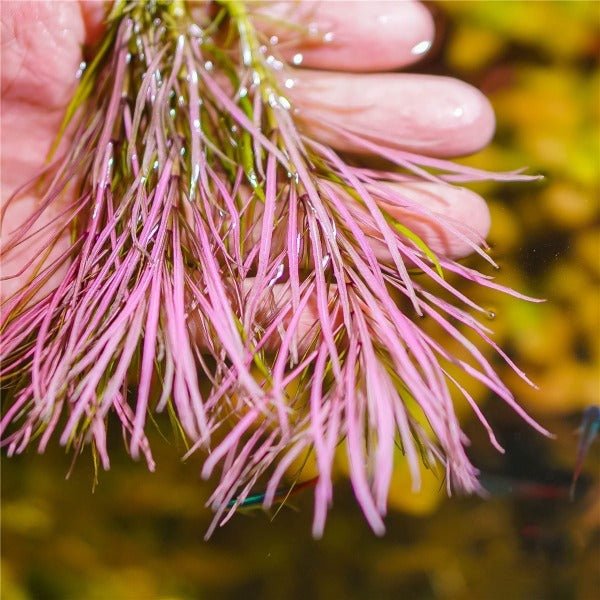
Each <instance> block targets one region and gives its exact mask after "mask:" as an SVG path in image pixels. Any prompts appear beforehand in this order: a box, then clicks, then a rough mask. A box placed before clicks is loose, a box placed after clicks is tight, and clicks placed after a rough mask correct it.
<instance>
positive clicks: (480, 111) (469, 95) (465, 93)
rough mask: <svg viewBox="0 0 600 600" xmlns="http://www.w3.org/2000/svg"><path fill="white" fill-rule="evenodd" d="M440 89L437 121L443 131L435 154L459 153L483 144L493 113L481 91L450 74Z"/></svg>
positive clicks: (489, 135) (490, 133)
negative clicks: (453, 77)
mask: <svg viewBox="0 0 600 600" xmlns="http://www.w3.org/2000/svg"><path fill="white" fill-rule="evenodd" d="M442 85H443V82H442ZM440 91H441V92H442V94H441V96H440V108H439V110H440V113H439V114H438V120H437V122H438V126H439V127H440V129H441V130H444V129H445V130H446V135H444V137H443V140H442V143H441V144H440V147H439V149H438V152H437V153H438V155H439V156H463V155H467V154H473V153H474V152H477V151H479V150H481V149H482V148H483V147H485V146H487V144H489V142H490V141H491V140H492V138H493V137H494V132H495V130H496V117H495V114H494V109H493V108H492V105H491V103H490V101H489V100H488V99H487V98H486V97H485V95H484V94H483V93H481V92H480V91H479V90H478V89H477V88H475V87H473V86H472V85H470V84H468V83H465V82H463V81H459V80H458V79H450V78H447V79H446V86H445V88H442V89H441V90H440ZM444 123H445V125H444Z"/></svg>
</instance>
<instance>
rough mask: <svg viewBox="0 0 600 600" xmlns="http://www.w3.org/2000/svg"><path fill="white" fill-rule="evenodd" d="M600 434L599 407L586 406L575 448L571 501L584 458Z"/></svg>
mask: <svg viewBox="0 0 600 600" xmlns="http://www.w3.org/2000/svg"><path fill="white" fill-rule="evenodd" d="M599 432H600V406H598V405H593V406H588V407H587V408H586V409H585V411H584V412H583V418H582V420H581V427H580V428H579V436H580V437H579V447H578V448H577V460H576V462H575V470H574V471H573V481H572V483H571V500H572V499H573V498H574V497H575V486H576V485H577V480H578V479H579V476H580V475H581V471H582V469H583V463H584V461H585V457H586V456H587V455H588V452H589V451H590V447H591V446H592V443H593V441H594V440H595V439H596V437H597V436H598V433H599Z"/></svg>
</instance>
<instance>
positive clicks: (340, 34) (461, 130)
mask: <svg viewBox="0 0 600 600" xmlns="http://www.w3.org/2000/svg"><path fill="white" fill-rule="evenodd" d="M1 10H2V37H3V53H2V87H1V89H2V113H1V119H2V137H1V142H2V146H1V148H2V150H1V161H2V163H1V164H2V182H1V199H2V205H4V203H5V202H6V200H7V199H8V198H9V197H10V196H11V195H12V194H13V193H14V192H15V190H17V189H18V188H19V187H20V186H22V185H23V184H25V183H26V182H27V181H29V180H30V179H31V178H32V177H34V176H35V175H36V174H37V173H39V171H40V169H41V168H42V167H43V166H44V163H45V160H46V157H47V153H48V150H49V148H50V146H51V144H52V142H53V140H54V139H55V137H56V135H57V132H58V128H59V125H60V122H61V120H62V117H63V113H64V110H65V107H66V105H67V104H68V102H69V100H70V97H71V95H72V93H73V91H74V88H75V85H76V78H75V73H76V72H77V70H78V68H79V65H80V63H81V61H82V46H83V44H88V43H91V42H93V41H94V40H96V39H97V38H98V36H99V35H101V32H102V18H103V15H104V7H103V3H102V2H89V1H87V2H47V1H45V2H4V3H2V8H1ZM252 10H253V12H254V20H255V23H256V25H257V27H259V28H260V29H262V31H263V32H264V33H265V34H266V35H267V36H274V35H276V36H278V38H279V42H278V45H279V47H280V50H281V54H282V56H283V57H284V58H286V59H288V60H289V62H290V63H291V64H294V63H298V64H296V65H295V68H294V71H293V76H292V77H291V78H288V79H286V82H285V84H286V89H287V93H288V95H289V97H290V99H291V100H292V102H293V103H294V105H295V106H296V107H297V108H298V110H299V113H298V114H299V118H300V120H301V121H302V123H303V125H304V127H305V128H306V129H308V130H309V132H310V134H311V135H312V136H313V137H314V138H315V139H317V140H318V141H322V142H326V143H329V144H331V145H332V146H333V147H335V148H337V149H339V150H356V148H352V147H351V146H349V144H348V142H347V141H345V140H343V139H342V138H340V137H338V136H336V135H334V134H332V133H328V132H327V130H325V129H324V128H322V127H320V125H319V124H320V121H321V119H328V120H330V121H333V122H334V123H335V122H337V123H340V124H343V123H347V122H348V120H351V122H352V125H353V127H355V128H356V129H359V130H362V131H367V132H369V134H370V135H372V136H374V137H378V136H381V137H384V138H385V139H388V140H394V141H397V146H398V147H400V148H404V149H407V150H410V151H415V152H419V153H422V154H426V155H431V156H443V157H451V156H458V155H463V154H469V153H471V152H474V151H476V150H478V149H479V148H481V147H482V146H484V145H485V144H486V143H487V142H488V141H489V139H490V137H491V135H492V133H493V129H494V117H493V113H492V110H491V107H490V105H489V103H488V101H487V100H486V99H485V97H484V96H483V95H482V94H481V93H480V92H478V91H477V90H476V89H474V88H472V87H471V86H469V85H467V84H464V83H462V82H460V81H458V80H455V79H450V78H445V77H436V76H428V75H414V74H402V73H385V72H384V71H389V70H391V69H395V68H398V67H403V66H407V65H409V64H411V63H413V62H415V61H416V60H418V59H419V58H420V57H421V56H422V54H423V53H424V52H426V51H427V49H428V48H429V46H430V45H431V41H432V39H433V34H434V27H433V21H432V19H431V16H430V15H429V13H428V11H427V10H426V9H425V8H424V7H423V6H422V5H421V4H419V3H417V2H321V3H318V2H303V3H300V4H298V3H291V2H272V3H267V4H260V5H252ZM279 19H281V20H286V21H290V20H296V21H298V22H302V23H303V24H304V25H308V24H311V27H309V29H310V28H312V26H313V25H314V26H316V29H317V30H318V31H320V32H327V34H328V35H327V36H326V38H327V39H329V41H328V42H327V43H324V44H320V43H315V42H314V40H313V41H311V40H310V39H309V40H307V39H306V38H298V36H297V35H296V39H290V38H291V37H293V36H294V34H293V31H292V30H290V29H288V28H286V26H285V25H278V22H279V21H278V20H279ZM330 38H332V39H330ZM317 69H318V70H317ZM325 69H328V70H325ZM390 185H401V186H402V191H403V193H404V194H405V195H406V196H408V197H410V198H412V199H415V200H417V201H418V202H420V203H422V204H424V205H426V206H427V207H429V208H430V209H431V210H433V211H435V212H437V213H440V214H442V215H444V216H447V217H449V218H450V219H454V220H456V221H457V222H461V223H466V224H468V225H469V226H470V228H471V229H472V232H473V239H478V238H483V237H485V235H486V234H487V231H488V228H489V213H488V211H487V207H486V205H485V203H484V201H483V200H482V199H481V198H480V197H479V196H477V195H476V194H474V193H472V192H470V191H468V190H466V189H464V188H458V187H453V186H448V185H443V184H437V183H414V184H412V183H411V184H410V185H409V184H390ZM70 199H71V198H70V197H69V195H68V194H65V195H64V196H63V198H62V199H61V202H60V203H54V204H53V205H52V208H51V209H49V210H46V211H45V212H44V213H43V214H42V215H41V217H40V220H39V221H38V225H39V227H40V228H43V227H44V226H47V227H46V228H45V229H43V231H42V232H40V233H38V234H37V235H36V236H34V237H33V238H32V239H31V240H30V241H29V243H28V244H26V246H25V247H24V248H23V249H20V250H19V252H18V253H13V254H11V255H10V256H9V257H7V258H6V259H4V260H3V276H4V277H6V276H7V275H13V274H18V275H17V276H16V277H13V278H10V279H7V280H5V281H3V282H2V288H3V289H2V295H3V297H7V296H10V294H12V293H13V292H14V291H16V290H18V289H19V288H20V287H21V286H22V285H23V284H24V283H25V282H26V281H27V278H28V277H29V275H30V269H29V267H28V266H29V263H30V262H32V261H33V260H34V259H35V258H37V257H38V256H39V255H40V254H41V253H43V252H44V250H45V249H46V246H47V244H48V241H49V240H50V239H51V238H52V237H53V236H54V233H53V229H52V223H53V219H55V217H56V216H57V215H58V214H60V212H61V207H64V206H66V205H67V204H68V202H69V200H70ZM39 201H40V196H39V194H38V192H37V191H36V190H35V189H33V190H30V191H27V192H26V193H24V194H22V195H20V196H19V197H18V199H17V201H15V202H13V203H11V205H10V206H9V207H8V209H7V210H6V214H5V215H4V220H3V223H2V237H3V239H5V237H6V236H7V235H8V233H9V232H10V231H12V230H14V229H15V228H16V227H18V225H20V224H21V223H22V222H24V221H25V220H26V219H27V218H28V217H29V216H30V215H31V214H32V212H33V211H34V208H35V207H36V206H37V205H38V204H39ZM382 204H383V203H382ZM386 209H388V210H390V212H392V213H393V212H394V211H395V210H396V212H398V211H397V209H390V208H389V207H386ZM394 216H399V217H401V216H402V215H394ZM409 218H410V217H409ZM414 219H415V217H414V215H413V216H412V222H407V223H406V224H407V225H408V226H409V227H411V229H413V230H414V231H415V232H416V233H418V234H419V235H421V237H423V239H424V240H425V242H426V243H427V244H428V245H429V246H430V247H431V248H432V249H433V250H434V251H436V252H439V253H441V254H444V255H447V256H450V257H453V258H456V257H460V256H464V255H465V254H468V253H469V252H470V251H471V246H469V245H468V244H467V243H466V242H465V241H464V240H461V239H458V238H455V237H449V236H448V233H447V232H443V231H441V230H440V228H439V227H438V226H437V225H436V224H435V223H433V222H428V221H426V220H421V221H415V220H414ZM68 244H69V240H68V236H67V235H66V234H65V236H63V239H62V240H61V241H60V243H58V244H55V245H54V247H53V249H52V251H51V253H50V254H49V256H48V258H47V260H48V261H52V260H54V259H56V258H58V257H59V256H60V255H61V254H62V253H63V252H64V251H65V250H66V248H67V247H68ZM61 274H62V272H61V271H60V270H58V271H57V272H56V273H55V274H54V275H53V276H52V278H51V279H49V280H48V282H47V285H46V288H45V289H46V290H50V289H52V288H54V287H56V285H57V284H58V282H59V281H60V279H61Z"/></svg>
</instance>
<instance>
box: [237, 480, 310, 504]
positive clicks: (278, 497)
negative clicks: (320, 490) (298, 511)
mask: <svg viewBox="0 0 600 600" xmlns="http://www.w3.org/2000/svg"><path fill="white" fill-rule="evenodd" d="M318 480H319V478H318V477H313V478H312V479H307V480H306V481H301V482H299V483H296V484H292V485H291V486H287V487H282V488H279V489H278V490H277V491H276V492H275V496H274V498H273V504H283V503H285V501H286V500H287V499H288V498H289V497H290V496H291V495H293V494H297V493H298V492H300V491H301V490H304V489H306V488H308V487H311V486H313V485H315V484H316V483H317V481H318ZM265 495H266V493H265V492H261V493H259V494H252V495H250V496H246V497H245V498H244V499H243V500H239V498H237V497H236V498H232V499H231V500H230V501H229V502H228V503H227V508H233V507H234V506H237V508H238V509H246V508H253V507H259V506H260V505H261V504H262V503H263V502H264V500H265Z"/></svg>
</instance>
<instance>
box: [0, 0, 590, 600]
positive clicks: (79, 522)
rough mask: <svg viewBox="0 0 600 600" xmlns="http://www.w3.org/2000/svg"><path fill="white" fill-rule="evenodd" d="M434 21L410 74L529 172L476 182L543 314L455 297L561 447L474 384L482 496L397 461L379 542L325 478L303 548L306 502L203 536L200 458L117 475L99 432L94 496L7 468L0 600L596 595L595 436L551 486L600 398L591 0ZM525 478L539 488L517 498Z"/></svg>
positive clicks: (471, 7) (44, 474)
mask: <svg viewBox="0 0 600 600" xmlns="http://www.w3.org/2000/svg"><path fill="white" fill-rule="evenodd" d="M431 8H432V10H433V12H434V15H435V17H436V21H437V24H438V28H439V31H440V42H439V44H438V45H437V47H436V48H435V49H434V52H433V56H432V58H429V59H428V60H427V61H426V62H425V63H423V64H422V65H419V66H418V67H416V68H415V70H416V71H430V72H437V73H444V74H451V75H453V76H456V77H459V78H462V79H465V80H467V81H469V82H471V83H474V84H475V85H477V86H478V87H480V88H481V89H482V90H483V91H484V92H485V93H486V94H487V95H488V96H489V97H490V99H491V100H492V103H493V105H494V107H495V109H496V112H497V120H498V133H497V136H496V139H495V141H494V143H493V144H492V145H491V146H490V147H489V148H487V149H486V150H485V151H483V152H481V153H480V154H478V155H477V156H475V157H472V158H469V159H466V160H465V162H466V163H468V164H471V165H476V166H478V167H483V168H486V169H490V170H495V171H497V170H509V169H514V168H518V167H521V166H528V167H529V169H530V172H532V173H542V174H543V175H544V176H545V180H544V181H543V182H541V183H540V182H535V183H529V184H511V185H504V184H503V185H497V184H486V185H481V186H479V188H477V189H478V191H480V192H481V193H482V194H483V195H484V196H485V197H486V198H487V199H488V200H489V204H490V207H491V212H492V218H493V226H492V231H491V234H490V243H491V245H492V248H493V252H492V253H493V256H494V258H495V259H496V260H497V261H498V263H499V264H500V265H501V269H500V271H499V272H497V273H495V276H496V277H497V280H498V281H499V282H500V283H502V284H504V285H508V286H511V287H514V288H516V289H518V290H520V291H522V292H524V293H527V294H531V295H533V296H537V297H542V298H546V299H547V302H546V303H545V304H541V305H540V304H528V303H524V302H521V301H516V300H514V299H512V298H510V297H507V296H504V297H503V296H498V295H497V294H490V293H489V292H482V291H481V290H476V289H473V290H470V291H469V292H470V293H471V294H472V295H473V296H474V297H475V299H477V300H479V301H480V302H481V303H482V304H483V305H484V306H486V307H489V309H490V310H492V311H493V312H494V313H495V314H496V317H495V318H494V319H493V320H492V321H491V322H490V325H491V327H493V329H494V330H495V332H496V334H495V339H496V340H497V341H498V342H499V343H500V345H501V346H503V347H504V348H505V349H507V350H508V351H509V353H510V354H511V356H513V357H514V358H515V359H516V361H517V363H518V364H519V365H520V366H521V367H523V368H524V370H525V371H526V372H527V373H528V374H529V375H530V376H531V377H532V378H533V379H534V380H535V381H536V382H537V383H538V384H539V386H540V389H539V390H537V391H536V390H534V389H532V388H530V387H528V386H526V385H524V384H523V383H522V382H521V381H520V380H519V379H518V378H517V377H515V376H514V374H513V373H512V372H511V371H510V370H509V369H505V368H504V367H502V365H501V364H500V363H498V368H499V369H500V370H501V371H502V373H503V376H504V377H506V379H507V380H508V381H509V382H510V384H511V387H512V389H513V390H514V391H515V392H516V394H517V397H518V398H519V400H520V401H521V402H522V404H523V405H524V406H525V407H526V408H527V409H528V410H529V411H530V412H531V413H532V414H533V415H534V416H535V417H536V418H538V419H539V421H540V422H541V423H542V424H543V425H544V426H546V427H547V428H549V429H550V430H552V431H553V432H554V433H556V435H557V438H556V439H555V440H547V439H544V438H541V437H540V436H539V435H538V434H537V433H535V432H534V431H532V430H530V429H529V428H527V427H526V426H525V425H523V424H522V423H521V422H520V421H519V419H518V418H516V417H515V416H514V415H513V414H512V413H511V411H510V410H508V409H507V408H506V407H503V406H502V405H501V402H500V401H499V400H497V399H487V401H486V398H485V397H484V396H482V394H483V393H484V391H483V389H481V387H480V386H477V385H472V384H471V385H469V386H468V389H469V390H470V391H471V392H472V393H473V394H474V395H475V396H476V397H477V398H478V399H479V400H481V401H482V402H484V401H486V402H485V411H486V414H487V415H488V417H489V419H490V421H491V422H492V424H493V425H494V427H495V428H496V429H497V433H498V437H499V438H500V441H501V443H503V444H504V445H505V446H506V448H507V454H506V455H505V456H502V455H499V454H497V453H496V452H495V451H494V450H493V449H491V448H490V447H489V444H488V442H487V439H486V437H485V432H482V431H481V427H480V426H479V425H478V424H477V423H476V422H475V421H474V420H473V418H472V416H471V415H470V413H469V411H461V412H464V423H465V429H466V431H467V432H468V434H469V436H470V437H471V440H472V446H471V448H470V455H471V457H472V459H473V461H474V462H475V464H477V465H478V466H480V467H481V468H482V470H483V471H484V474H486V476H487V475H489V474H490V473H493V474H495V477H496V480H495V481H496V483H498V482H500V484H498V485H499V487H498V489H495V490H494V492H493V493H492V494H491V497H490V498H489V499H487V500H483V499H479V498H452V499H449V500H448V499H446V498H445V494H444V490H443V487H444V486H443V482H442V481H441V480H440V479H439V478H438V477H437V476H435V475H433V474H429V473H426V478H425V483H426V485H425V488H424V490H423V492H422V493H421V494H419V495H412V494H411V493H410V491H409V485H408V474H407V472H406V469H405V467H404V466H403V465H402V463H400V466H399V467H398V469H397V472H396V474H395V477H394V482H393V486H392V491H391V495H390V506H391V510H390V515H389V517H388V520H387V525H388V532H387V534H386V536H385V537H384V538H381V539H378V538H376V537H375V536H374V535H373V534H372V533H371V532H370V530H369V529H368V527H367V526H366V525H365V523H364V522H363V519H362V517H361V515H360V513H359V510H358V508H356V506H355V502H354V499H353V497H352V493H351V491H350V489H349V486H348V485H347V483H346V482H345V481H344V480H343V477H340V480H339V481H338V483H337V485H336V496H335V504H334V507H333V510H332V511H331V514H330V517H329V521H328V525H327V528H326V533H325V538H324V539H323V540H321V541H320V542H315V541H313V540H312V539H311V537H310V525H311V518H312V507H311V492H310V491H305V492H303V493H301V494H298V495H297V496H296V497H295V498H294V499H293V500H292V501H291V504H293V505H295V507H296V509H297V510H294V508H288V507H286V508H284V509H283V510H281V511H280V512H279V513H278V514H277V515H276V518H274V519H272V520H271V516H269V515H266V514H264V513H263V512H261V511H256V512H254V513H251V514H245V515H238V516H237V517H236V518H234V520H233V521H232V522H230V523H229V524H228V525H227V526H226V527H225V528H223V529H222V530H218V531H217V532H216V534H215V536H214V537H213V539H211V540H210V541H209V542H204V541H203V535H204V532H205V530H206V528H207V526H208V523H209V521H210V519H211V514H210V513H209V512H208V510H207V509H206V508H204V503H205V501H206V499H207V497H208V494H209V490H210V486H209V485H208V484H206V483H203V482H201V481H200V479H199V472H200V460H199V457H196V458H192V459H190V460H189V461H188V462H185V463H182V462H181V460H180V457H181V455H182V454H183V448H181V447H177V445H176V443H175V442H166V441H165V440H163V439H161V438H160V437H159V435H158V434H157V435H155V439H154V440H153V448H154V450H155V454H156V460H157V463H158V468H157V471H156V473H154V474H150V473H148V472H147V471H146V469H145V467H144V465H142V464H138V463H134V462H132V461H131V459H129V458H128V457H127V456H126V455H125V453H124V451H123V449H122V448H123V446H122V444H121V443H120V440H119V437H118V435H115V437H114V439H112V440H111V442H112V447H113V452H112V468H111V471H109V472H108V473H101V474H100V477H99V481H98V483H97V485H95V484H94V470H93V465H92V461H91V457H90V456H89V454H88V453H86V454H84V455H83V456H82V457H80V458H79V460H78V461H77V463H76V465H75V467H74V469H73V472H72V474H71V476H70V478H69V479H68V480H65V474H66V473H67V472H68V470H69V468H70V464H71V457H70V456H67V455H65V454H64V452H63V450H62V449H59V448H57V447H56V446H55V447H53V448H52V449H51V451H50V452H49V453H48V454H46V455H45V456H42V457H40V456H37V455H36V454H35V453H34V452H31V451H30V452H29V453H28V454H26V455H25V456H22V457H18V458H13V459H7V458H6V457H5V456H3V458H2V563H1V565H2V586H1V592H0V597H1V598H3V599H6V600H25V599H34V600H38V599H39V600H43V599H71V598H73V599H79V598H81V599H90V600H105V599H114V600H121V599H123V600H129V599H132V600H146V599H149V600H150V599H152V600H153V599H157V600H187V599H203V598H219V599H220V598H224V599H225V598H232V599H233V598H236V599H237V598H244V599H245V598H261V599H262V598H265V599H270V598H273V599H277V598H286V599H287V598H291V599H293V598H317V599H321V598H323V599H337V598H341V599H346V598H348V599H354V598H357V599H358V598H369V599H370V598H376V599H384V598H408V599H413V598H416V599H421V598H423V599H429V598H431V599H455V598H457V599H462V598H465V599H471V598H481V599H488V598H489V599H494V598H510V599H513V598H514V599H521V598H523V599H526V598H527V599H529V598H544V599H546V598H557V599H563V598H564V599H571V598H573V599H576V598H582V599H587V598H590V599H591V598H594V597H598V595H597V594H598V593H600V592H599V590H600V573H599V565H600V500H599V499H600V492H599V491H598V489H599V488H598V486H599V479H600V477H599V466H600V463H599V454H600V452H599V449H600V443H598V444H596V446H595V447H593V448H592V451H591V454H590V456H589V457H588V460H587V462H586V468H585V474H584V476H583V477H582V481H581V485H580V486H579V488H578V494H577V495H576V498H575V501H574V502H570V501H569V499H568V497H565V494H564V493H563V492H564V491H565V490H568V486H569V484H570V475H571V472H572V469H573V465H574V462H575V454H576V448H577V441H578V438H577V435H576V433H575V430H576V428H577V426H578V424H579V421H580V419H581V413H582V410H583V409H584V408H585V407H586V406H588V405H591V404H600V370H599V364H598V363H599V358H600V342H599V339H600V338H599V333H600V294H599V289H600V288H599V281H600V220H599V213H600V202H599V197H600V195H599V191H600V190H599V184H600V181H599V180H600V131H599V119H598V116H599V114H598V113H599V111H600V75H599V70H598V56H599V52H600V34H599V23H600V3H598V2H546V1H541V2H526V1H516V2H494V1H488V2H483V1H479V2H478V1H475V2H444V3H439V4H432V5H431ZM473 264H476V265H477V266H478V267H481V262H480V261H475V262H473ZM524 481H525V482H536V483H537V484H539V486H538V487H539V490H538V492H539V493H537V494H532V493H531V490H529V492H527V490H524V489H522V488H523V486H522V485H519V483H518V482H524ZM511 482H512V483H511ZM515 482H517V483H515ZM553 490H554V492H553Z"/></svg>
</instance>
